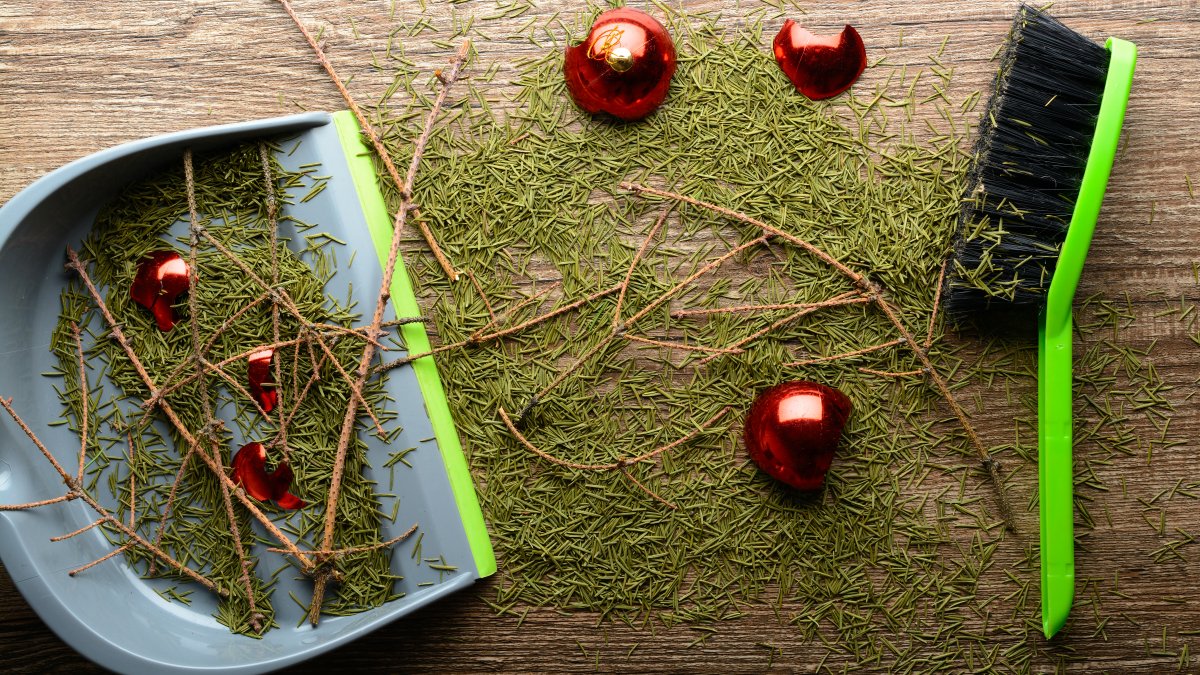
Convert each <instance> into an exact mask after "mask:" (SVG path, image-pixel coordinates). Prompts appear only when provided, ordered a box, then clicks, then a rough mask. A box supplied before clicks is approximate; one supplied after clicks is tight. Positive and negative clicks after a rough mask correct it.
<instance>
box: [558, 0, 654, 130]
mask: <svg viewBox="0 0 1200 675" xmlns="http://www.w3.org/2000/svg"><path fill="white" fill-rule="evenodd" d="M674 74H675V43H674V42H672V41H671V35H670V34H669V33H667V29H666V28H663V25H662V24H661V23H659V22H658V21H657V20H656V19H655V18H654V17H652V16H650V15H649V14H646V13H645V12H642V11H639V10H636V9H629V8H622V9H610V10H608V11H607V12H604V13H603V14H601V15H600V16H598V17H596V22H595V23H593V24H592V31H591V32H590V33H588V36H587V38H586V39H584V41H583V42H581V43H580V44H578V45H576V46H574V47H570V46H568V47H567V57H566V60H565V61H564V62H563V75H565V76H566V79H567V90H568V91H570V92H571V98H573V99H575V103H576V104H577V105H578V106H579V107H580V108H583V109H584V110H586V111H588V112H589V113H592V114H596V113H600V112H605V113H608V114H610V115H612V116H614V117H619V118H620V119H623V120H627V121H633V120H639V119H641V118H643V117H645V116H646V115H649V114H650V113H652V112H654V110H655V108H657V107H658V106H659V105H661V104H662V102H663V99H665V98H666V97H667V90H668V89H669V88H670V86H671V76H672V75H674Z"/></svg>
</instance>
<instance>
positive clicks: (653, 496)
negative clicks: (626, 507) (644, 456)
mask: <svg viewBox="0 0 1200 675" xmlns="http://www.w3.org/2000/svg"><path fill="white" fill-rule="evenodd" d="M621 473H623V474H625V477H626V478H628V479H629V480H630V481H632V482H633V484H634V485H636V486H638V488H639V489H641V491H642V492H645V493H646V494H648V495H650V498H651V499H653V500H654V501H656V502H658V503H660V504H662V505H663V506H665V507H667V508H668V509H671V510H672V511H678V510H679V507H678V506H676V505H675V504H672V503H671V502H669V501H667V500H666V499H664V498H663V497H662V496H661V495H659V494H658V493H657V492H655V491H654V490H651V489H650V488H648V487H646V486H645V485H643V484H642V482H641V481H640V480H638V479H636V478H634V477H633V473H631V472H630V471H629V468H628V467H624V466H623V467H621Z"/></svg>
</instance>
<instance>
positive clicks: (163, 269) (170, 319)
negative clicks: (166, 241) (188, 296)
mask: <svg viewBox="0 0 1200 675" xmlns="http://www.w3.org/2000/svg"><path fill="white" fill-rule="evenodd" d="M190 285H191V279H190V278H189V275H188V264H187V262H186V261H185V260H184V259H183V257H182V256H180V255H179V254H178V253H176V252H175V251H154V252H153V253H149V254H147V255H146V256H145V257H144V258H142V260H141V262H139V263H138V269H137V275H136V276H135V277H134V278H133V286H132V287H130V289H129V295H130V297H132V298H133V301H134V302H136V303H137V304H139V305H141V306H142V307H145V308H146V309H148V310H150V313H151V314H153V315H154V321H155V322H156V323H157V324H158V329H159V330H162V331H168V330H171V329H172V328H174V327H175V322H176V321H178V320H179V317H178V315H176V314H175V308H174V307H173V306H172V305H174V304H175V301H176V300H178V299H179V296H180V295H183V294H184V293H185V292H186V291H187V289H188V287H189V286H190Z"/></svg>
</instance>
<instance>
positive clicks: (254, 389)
mask: <svg viewBox="0 0 1200 675" xmlns="http://www.w3.org/2000/svg"><path fill="white" fill-rule="evenodd" d="M274 356H275V350H274V349H269V348H264V349H260V350H258V351H256V352H254V353H253V354H251V355H250V357H249V364H248V365H247V366H246V379H247V380H249V384H250V395H251V396H253V397H254V400H256V401H258V405H260V406H262V409H263V412H268V413H269V412H271V411H272V410H274V409H275V405H276V404H277V403H278V402H279V392H277V391H275V380H274V378H273V377H272V375H271V359H272V358H273V357H274Z"/></svg>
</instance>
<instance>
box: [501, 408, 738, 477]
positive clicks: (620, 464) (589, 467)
mask: <svg viewBox="0 0 1200 675" xmlns="http://www.w3.org/2000/svg"><path fill="white" fill-rule="evenodd" d="M729 411H730V408H729V407H728V406H727V407H724V408H721V409H720V410H719V411H717V414H715V415H713V416H712V417H710V418H708V419H707V420H706V421H705V422H704V423H703V424H701V425H700V426H699V427H697V428H696V430H695V431H693V432H691V433H689V434H687V435H686V436H683V437H682V438H678V439H676V440H674V441H672V442H670V443H668V444H666V445H663V446H659V447H657V448H655V449H654V450H651V451H649V452H646V453H643V454H641V455H637V456H635V457H622V458H621V459H618V460H617V461H615V462H610V463H607V464H579V463H577V462H569V461H567V460H565V459H559V458H558V457H555V456H554V455H551V454H550V453H548V452H546V451H545V450H542V449H541V448H539V447H537V446H536V445H534V444H533V443H532V442H530V440H529V439H528V438H526V437H525V435H524V434H522V433H521V430H520V429H518V428H517V425H516V424H515V423H514V422H513V419H512V418H511V417H509V415H508V412H507V411H505V410H504V408H500V409H499V411H498V412H499V414H500V420H501V421H502V422H504V426H506V427H508V431H509V433H511V434H512V435H513V437H514V438H516V439H517V440H518V441H520V442H521V445H524V446H525V447H526V449H528V450H529V451H530V452H532V453H533V454H535V455H537V456H538V457H541V458H542V459H544V460H546V461H548V462H551V463H553V464H557V465H559V466H565V467H567V468H568V469H579V470H585V471H615V470H617V469H621V468H624V467H627V466H633V465H634V464H637V463H639V462H644V461H646V460H648V459H653V458H655V457H657V456H659V455H661V454H662V453H664V452H667V451H668V450H672V449H674V448H677V447H679V446H680V445H683V444H684V443H687V442H689V441H691V440H692V439H694V438H696V437H697V436H699V435H700V434H702V433H704V432H705V431H707V430H708V428H709V427H711V426H712V425H714V424H716V423H717V421H718V420H720V419H721V418H722V417H724V416H725V415H726V414H728V413H729Z"/></svg>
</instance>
